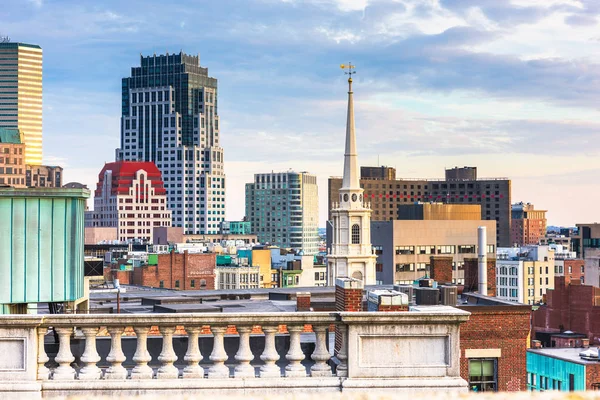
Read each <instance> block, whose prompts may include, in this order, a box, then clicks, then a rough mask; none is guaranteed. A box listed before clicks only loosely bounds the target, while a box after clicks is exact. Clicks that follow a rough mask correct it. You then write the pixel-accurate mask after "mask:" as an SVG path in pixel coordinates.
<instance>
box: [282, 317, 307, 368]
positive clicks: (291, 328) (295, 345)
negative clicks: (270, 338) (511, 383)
mask: <svg viewBox="0 0 600 400" xmlns="http://www.w3.org/2000/svg"><path fill="white" fill-rule="evenodd" d="M287 329H288V332H289V333H290V348H289V350H288V353H287V354H286V355H285V358H286V359H287V360H288V361H289V362H290V363H289V364H288V365H287V366H286V367H285V376H286V377H297V376H301V377H306V368H304V365H302V360H304V353H303V352H302V348H301V347H300V334H301V333H302V331H303V330H304V325H288V327H287Z"/></svg>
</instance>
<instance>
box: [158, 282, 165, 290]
mask: <svg viewBox="0 0 600 400" xmlns="http://www.w3.org/2000/svg"><path fill="white" fill-rule="evenodd" d="M158 287H160V288H161V289H162V288H164V287H165V281H160V282H159V284H158Z"/></svg>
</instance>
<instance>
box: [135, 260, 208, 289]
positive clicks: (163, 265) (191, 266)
mask: <svg viewBox="0 0 600 400" xmlns="http://www.w3.org/2000/svg"><path fill="white" fill-rule="evenodd" d="M215 268H216V255H215V254H214V253H210V254H196V253H192V254H190V253H188V252H184V253H175V252H171V253H169V254H159V255H158V265H147V266H143V267H139V268H136V272H135V273H134V275H133V280H134V284H136V285H140V286H149V287H160V286H161V282H162V284H163V287H164V288H168V289H180V290H201V289H204V290H214V289H215ZM203 283H205V285H203Z"/></svg>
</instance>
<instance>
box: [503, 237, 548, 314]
mask: <svg viewBox="0 0 600 400" xmlns="http://www.w3.org/2000/svg"><path fill="white" fill-rule="evenodd" d="M554 267H555V259H554V250H551V249H549V248H548V246H524V247H509V248H499V249H498V252H497V257H496V297H499V298H501V299H504V300H509V301H514V302H518V303H524V304H537V303H539V302H540V301H541V300H542V299H543V296H544V295H545V294H546V292H547V290H548V289H554V274H555V271H554Z"/></svg>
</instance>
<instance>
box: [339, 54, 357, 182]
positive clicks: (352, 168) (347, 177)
mask: <svg viewBox="0 0 600 400" xmlns="http://www.w3.org/2000/svg"><path fill="white" fill-rule="evenodd" d="M342 68H344V69H346V68H347V69H348V72H346V74H348V75H350V76H349V77H348V119H347V121H346V150H345V152H344V179H343V182H342V189H346V190H348V189H350V190H352V189H354V190H360V183H359V174H358V172H359V171H358V154H357V152H356V132H355V129H354V98H353V92H352V75H353V74H355V73H356V71H354V65H352V64H351V63H350V64H348V65H342Z"/></svg>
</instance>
